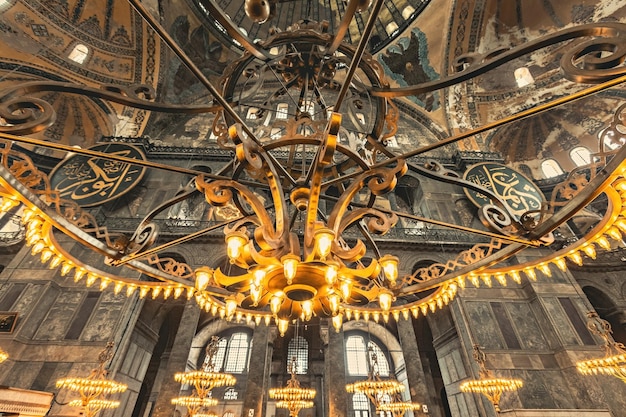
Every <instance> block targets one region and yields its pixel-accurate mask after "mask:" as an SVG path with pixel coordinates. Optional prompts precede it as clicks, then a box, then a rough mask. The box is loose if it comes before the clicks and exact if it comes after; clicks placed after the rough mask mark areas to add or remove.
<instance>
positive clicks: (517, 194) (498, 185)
mask: <svg viewBox="0 0 626 417" xmlns="http://www.w3.org/2000/svg"><path fill="white" fill-rule="evenodd" d="M463 178H464V179H465V180H466V181H470V182H473V183H475V184H478V185H480V186H482V187H484V188H486V189H487V190H489V191H490V192H492V193H493V194H495V195H497V196H498V197H500V199H501V200H502V202H503V203H504V204H506V205H507V206H508V208H509V210H510V212H511V214H512V215H513V216H515V217H516V218H518V219H519V218H520V216H521V215H522V214H524V213H526V212H527V211H529V210H539V209H541V203H542V202H543V201H544V200H545V198H544V196H543V193H542V192H541V190H540V189H539V188H538V187H537V186H536V185H535V184H534V183H533V182H532V181H531V180H529V179H528V178H526V177H525V176H524V175H523V174H521V173H519V172H517V171H515V170H514V169H511V168H510V167H508V166H506V165H501V164H496V163H493V162H481V163H479V164H476V165H473V166H471V167H470V168H468V169H467V171H465V174H464V176H463ZM465 194H466V195H467V198H469V199H470V201H471V202H472V203H474V204H475V205H476V206H478V207H482V206H484V205H485V204H491V203H492V201H491V198H489V197H488V196H487V195H485V194H482V193H480V192H478V191H474V190H470V189H468V188H465Z"/></svg>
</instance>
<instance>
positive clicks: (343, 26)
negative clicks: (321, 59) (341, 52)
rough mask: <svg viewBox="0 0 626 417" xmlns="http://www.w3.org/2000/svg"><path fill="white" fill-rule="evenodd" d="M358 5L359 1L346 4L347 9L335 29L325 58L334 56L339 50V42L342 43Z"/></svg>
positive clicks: (354, 0)
mask: <svg viewBox="0 0 626 417" xmlns="http://www.w3.org/2000/svg"><path fill="white" fill-rule="evenodd" d="M358 4H359V0H350V1H349V2H348V7H347V8H346V9H345V10H344V11H343V19H341V23H340V24H339V27H338V28H337V32H336V34H335V38H334V39H333V43H331V44H330V46H329V47H328V49H327V50H326V56H331V55H332V54H334V53H335V52H336V51H337V48H339V45H341V42H343V38H345V36H346V33H347V32H348V28H349V27H350V22H351V21H352V18H353V17H354V13H356V9H357V7H358Z"/></svg>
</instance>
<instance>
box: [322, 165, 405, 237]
mask: <svg viewBox="0 0 626 417" xmlns="http://www.w3.org/2000/svg"><path fill="white" fill-rule="evenodd" d="M405 172H406V164H405V163H404V161H403V160H399V161H398V164H397V165H396V166H395V167H394V168H380V169H376V170H370V171H366V172H362V173H360V175H359V177H358V178H357V179H355V180H354V181H353V182H352V184H350V186H349V187H348V188H347V189H346V190H345V191H344V193H343V194H342V195H341V197H340V198H339V201H337V204H335V206H334V207H333V210H332V211H331V213H330V215H329V216H328V227H329V228H330V229H332V230H334V232H335V236H339V230H340V227H341V221H342V218H343V217H344V214H345V213H346V211H347V210H348V206H349V205H350V202H351V201H352V199H353V198H354V197H355V196H356V194H357V193H358V192H359V191H360V190H361V189H362V188H363V187H364V186H365V184H366V182H367V186H368V187H369V189H370V191H371V192H372V193H373V194H375V195H380V194H383V193H385V192H389V191H391V190H393V189H394V187H395V186H396V183H397V181H398V178H399V177H401V176H402V175H404V173H405Z"/></svg>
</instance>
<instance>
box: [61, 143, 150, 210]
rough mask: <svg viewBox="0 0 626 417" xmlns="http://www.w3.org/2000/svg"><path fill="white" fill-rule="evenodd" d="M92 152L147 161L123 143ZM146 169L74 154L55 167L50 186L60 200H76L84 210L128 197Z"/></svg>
mask: <svg viewBox="0 0 626 417" xmlns="http://www.w3.org/2000/svg"><path fill="white" fill-rule="evenodd" d="M90 150H93V151H97V152H103V153H107V154H111V155H117V156H123V157H126V158H133V159H141V160H145V157H144V155H143V153H142V152H141V151H140V150H139V149H138V148H136V147H134V146H131V145H127V144H122V143H107V144H99V145H96V146H94V147H92V148H90ZM145 170H146V168H145V167H142V166H139V165H132V164H129V163H126V162H120V161H112V160H110V159H104V158H98V157H95V156H87V155H74V156H71V157H70V158H68V159H66V160H64V161H63V162H61V163H60V164H59V165H57V166H56V167H55V168H54V170H53V171H52V173H51V174H50V184H51V186H52V188H53V189H55V190H56V191H58V192H59V194H60V197H61V198H66V199H71V200H74V201H75V202H76V203H78V204H79V205H80V206H81V207H92V206H96V205H99V204H102V203H105V202H107V201H111V200H113V199H115V198H118V197H120V196H121V195H123V194H126V193H127V192H128V191H130V190H131V189H132V188H134V187H135V185H137V184H138V183H139V181H140V180H141V178H142V177H143V175H144V173H145Z"/></svg>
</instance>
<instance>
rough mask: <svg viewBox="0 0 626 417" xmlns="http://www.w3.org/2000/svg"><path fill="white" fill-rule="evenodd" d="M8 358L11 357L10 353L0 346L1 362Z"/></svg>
mask: <svg viewBox="0 0 626 417" xmlns="http://www.w3.org/2000/svg"><path fill="white" fill-rule="evenodd" d="M7 359H9V354H8V353H6V352H5V351H4V350H3V349H2V348H0V363H2V362H4V361H6V360H7Z"/></svg>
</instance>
